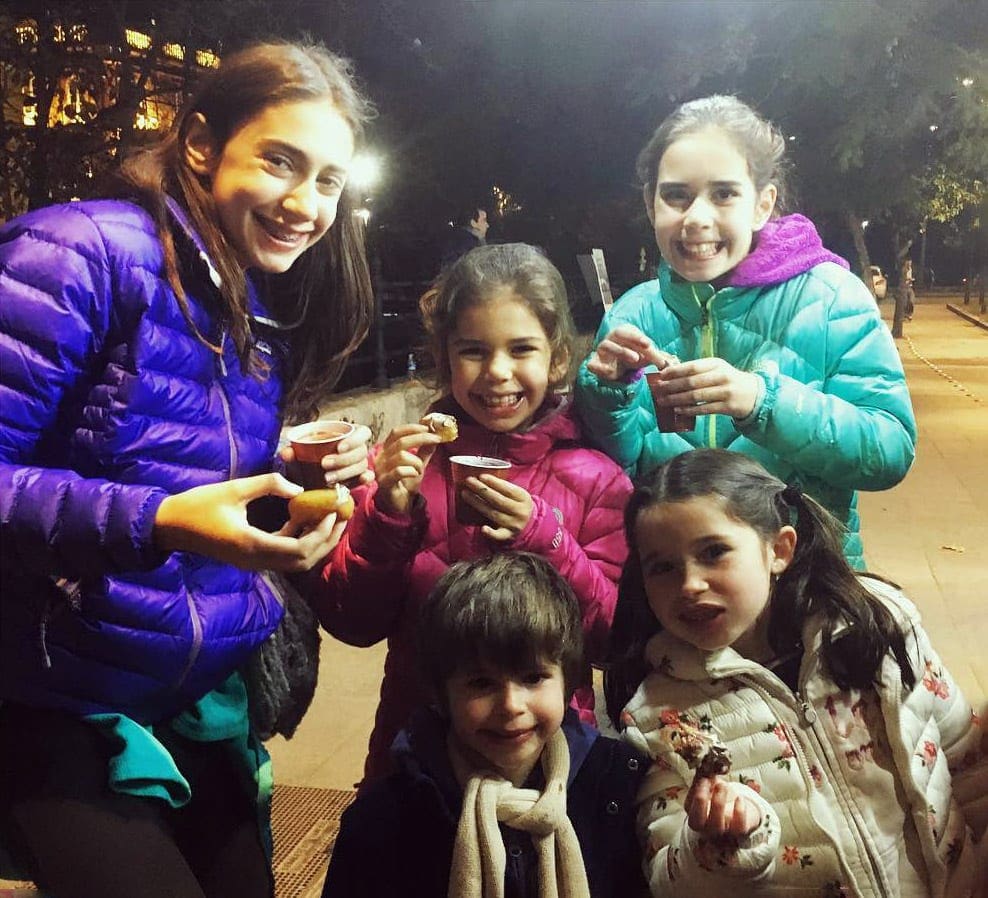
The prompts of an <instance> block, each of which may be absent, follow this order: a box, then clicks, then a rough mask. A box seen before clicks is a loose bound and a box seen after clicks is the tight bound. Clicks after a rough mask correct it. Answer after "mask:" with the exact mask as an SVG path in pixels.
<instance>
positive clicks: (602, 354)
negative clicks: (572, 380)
mask: <svg viewBox="0 0 988 898" xmlns="http://www.w3.org/2000/svg"><path fill="white" fill-rule="evenodd" d="M675 361H676V357H675V356H673V355H670V354H669V353H667V352H663V351H662V350H661V349H657V348H656V346H655V344H654V343H653V342H652V341H651V340H650V339H649V338H648V337H646V336H645V334H643V333H642V332H641V331H640V330H638V328H637V327H635V326H634V325H633V324H619V325H618V326H617V327H616V328H614V330H612V331H611V332H610V333H609V334H608V335H607V336H606V337H604V339H603V340H601V341H600V343H598V344H597V348H596V349H595V350H594V351H593V353H591V355H590V358H589V360H588V361H587V370H588V371H591V372H592V373H594V374H596V375H597V377H599V378H600V379H601V380H621V379H622V378H623V377H624V376H625V375H626V374H627V373H628V372H629V371H634V370H636V369H638V368H644V367H645V365H655V367H656V368H658V369H659V370H660V371H661V370H662V369H663V368H665V367H667V366H668V365H670V364H673V363H674V362H675Z"/></svg>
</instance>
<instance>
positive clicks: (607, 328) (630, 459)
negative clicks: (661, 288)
mask: <svg viewBox="0 0 988 898" xmlns="http://www.w3.org/2000/svg"><path fill="white" fill-rule="evenodd" d="M649 289H650V285H648V284H643V285H642V286H641V287H638V288H635V289H634V290H632V291H630V292H629V293H628V294H626V295H625V296H622V297H621V301H620V302H619V303H617V304H615V305H614V306H612V307H611V309H610V311H609V312H608V313H607V314H606V315H605V316H604V320H603V322H602V323H601V325H600V328H599V329H598V331H597V336H596V337H595V338H594V346H595V347H596V345H597V344H598V343H600V341H601V340H603V339H604V337H606V336H607V335H608V334H609V333H610V332H611V331H612V330H614V329H615V328H616V327H618V326H619V325H621V324H632V325H634V326H635V327H636V328H638V329H639V330H643V331H645V332H647V333H648V334H649V335H650V336H651V337H653V338H654V337H655V336H656V334H655V333H653V332H652V331H653V328H652V327H651V325H652V324H653V322H652V321H651V320H650V318H649V302H652V303H656V302H659V301H660V300H659V299H658V297H657V296H654V297H653V296H651V294H648V293H647V292H646V291H647V290H649ZM588 361H589V358H588V359H584V361H583V363H582V364H581V365H580V369H579V371H578V372H577V377H576V384H575V388H574V395H575V398H576V407H577V409H578V411H579V415H580V421H581V423H582V425H583V432H584V433H585V434H586V435H587V438H588V439H589V441H590V442H591V443H592V444H593V445H594V446H596V447H597V448H598V449H600V450H602V451H603V452H606V453H607V455H609V456H610V457H611V458H613V459H614V461H616V462H617V463H618V464H619V465H621V467H622V468H624V469H625V471H627V472H628V473H629V474H630V475H631V476H632V477H634V476H636V474H637V473H638V463H639V461H640V459H641V457H642V454H643V453H644V452H645V448H646V446H645V443H646V438H649V440H650V444H649V454H650V456H654V458H655V459H656V460H663V461H664V460H667V459H670V458H673V457H674V456H676V455H679V454H680V453H682V452H686V451H687V450H689V449H693V448H694V447H693V445H692V443H690V442H689V441H687V440H686V439H685V438H684V437H683V436H682V435H681V434H678V433H666V434H657V433H656V431H655V412H654V410H653V407H652V400H651V397H650V396H648V386H647V385H646V383H645V379H644V378H639V379H638V380H635V381H632V382H631V383H624V382H616V381H606V380H601V379H600V378H598V377H597V375H596V374H594V373H592V372H591V371H590V370H589V369H588V368H587V362H588Z"/></svg>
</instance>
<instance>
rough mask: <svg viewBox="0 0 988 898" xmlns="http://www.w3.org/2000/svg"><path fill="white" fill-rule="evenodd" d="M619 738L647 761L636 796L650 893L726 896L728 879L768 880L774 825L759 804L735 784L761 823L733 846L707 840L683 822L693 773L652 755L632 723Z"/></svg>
mask: <svg viewBox="0 0 988 898" xmlns="http://www.w3.org/2000/svg"><path fill="white" fill-rule="evenodd" d="M628 720H629V721H630V720H631V718H630V716H629V717H628ZM622 737H623V738H624V739H625V740H627V741H628V742H629V743H630V744H631V745H633V746H634V747H635V748H637V749H638V750H639V751H643V752H645V753H646V754H649V755H650V756H651V757H652V759H653V764H652V766H651V768H650V769H649V772H648V774H647V775H646V777H645V781H644V783H643V784H642V787H641V789H640V790H639V791H638V833H639V839H640V841H641V843H642V848H643V857H644V867H645V876H646V878H647V879H648V883H649V889H650V891H651V894H653V895H664V896H669V898H676V896H683V898H694V896H696V895H720V894H728V893H729V891H730V888H731V881H732V880H735V881H736V880H739V879H743V880H748V881H751V880H757V879H761V878H763V877H770V876H771V875H772V870H773V869H774V866H775V858H776V856H777V855H778V848H779V834H780V824H779V819H778V816H777V815H776V813H775V811H774V810H773V809H772V806H771V805H770V804H769V803H768V802H767V801H765V799H763V798H762V797H761V796H760V795H759V794H758V793H757V792H755V791H754V790H752V789H749V788H748V787H747V786H741V785H739V786H738V788H739V789H742V790H744V792H745V797H746V798H748V799H749V800H751V801H753V802H754V803H755V804H756V805H757V806H758V808H759V809H760V810H761V814H762V822H761V824H760V825H759V827H758V828H757V829H756V830H755V831H754V832H752V833H751V834H749V835H748V836H746V837H745V838H744V839H740V840H738V843H737V845H735V846H724V845H723V844H720V843H715V842H713V841H712V840H708V839H706V838H705V837H703V836H701V835H700V834H699V833H697V832H696V831H695V830H693V829H691V828H690V826H689V824H688V822H687V818H686V811H685V808H684V801H685V799H686V794H687V792H688V791H689V787H690V784H691V783H692V778H693V774H692V771H690V770H689V768H688V767H686V765H685V764H684V762H683V760H682V758H680V757H679V756H678V755H676V754H675V752H671V751H670V752H662V751H660V752H656V751H655V750H654V747H652V746H650V745H649V741H650V740H649V739H648V738H647V737H646V735H645V734H643V733H642V731H641V730H640V729H639V728H638V727H637V726H636V725H635V724H634V723H630V725H629V726H628V727H627V728H626V729H625V730H624V731H623V733H622Z"/></svg>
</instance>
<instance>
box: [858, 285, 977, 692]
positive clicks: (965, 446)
mask: <svg viewBox="0 0 988 898" xmlns="http://www.w3.org/2000/svg"><path fill="white" fill-rule="evenodd" d="M948 303H950V304H953V305H955V306H958V307H960V308H961V309H965V308H966V309H967V310H970V311H971V312H972V313H976V310H977V305H976V304H974V305H972V306H969V307H964V306H963V298H962V297H961V296H960V295H957V296H953V295H943V294H936V295H933V296H929V297H920V298H919V299H918V301H917V304H916V311H915V314H914V316H913V319H912V321H906V322H905V323H904V327H903V337H902V338H901V339H899V340H897V341H896V344H897V345H898V347H899V353H900V356H901V357H902V362H903V366H904V367H905V370H906V377H907V379H908V381H909V389H910V392H911V394H912V399H913V406H914V408H915V411H916V418H917V421H918V424H919V440H918V443H917V447H916V462H915V463H914V465H913V467H912V469H911V470H910V472H909V474H908V475H907V476H906V478H905V480H903V482H902V483H900V484H899V485H898V486H897V487H895V488H894V489H891V490H888V491H886V492H882V493H863V494H861V515H862V519H863V525H862V528H863V535H864V541H865V553H866V557H867V560H868V564H869V566H870V567H871V569H872V570H874V571H876V572H877V573H880V574H883V575H884V576H887V577H888V578H889V579H891V580H894V581H895V582H897V583H899V584H900V585H901V586H902V587H903V589H904V590H905V592H906V593H907V594H908V595H909V596H910V597H911V598H912V599H913V601H915V602H916V604H917V605H918V606H919V608H920V610H921V611H922V613H923V619H924V623H925V625H926V628H927V630H928V632H929V633H930V636H931V638H932V641H933V645H934V647H935V648H936V649H937V650H938V651H939V652H940V654H941V656H942V657H943V660H944V662H945V663H946V665H947V667H948V668H949V669H950V671H951V673H953V674H954V676H955V677H956V679H957V680H958V682H959V684H960V685H961V687H962V688H963V689H964V691H965V693H966V694H967V695H968V697H969V698H970V700H971V701H972V702H974V703H975V704H976V705H982V704H983V703H984V702H985V700H986V699H988V650H986V649H988V330H984V329H982V328H980V327H979V326H977V325H976V324H973V323H971V322H970V321H967V320H965V319H964V318H963V317H960V316H958V315H956V314H954V313H953V312H951V311H949V310H948V309H947V304H948ZM882 305H883V309H882V314H883V316H886V317H887V318H890V317H891V313H892V310H891V308H890V303H883V304H882ZM975 317H977V316H976V315H975Z"/></svg>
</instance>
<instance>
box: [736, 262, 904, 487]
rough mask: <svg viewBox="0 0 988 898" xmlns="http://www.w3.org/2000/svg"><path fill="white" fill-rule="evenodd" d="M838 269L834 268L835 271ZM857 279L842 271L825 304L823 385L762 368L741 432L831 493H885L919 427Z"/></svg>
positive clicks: (895, 360) (891, 347) (887, 339)
mask: <svg viewBox="0 0 988 898" xmlns="http://www.w3.org/2000/svg"><path fill="white" fill-rule="evenodd" d="M832 268H836V266H832ZM874 305H875V303H874V300H873V299H872V298H871V294H870V293H869V292H868V290H867V288H866V287H865V286H864V284H863V283H862V282H861V280H860V279H859V278H858V277H857V276H855V275H854V274H852V273H851V272H849V271H843V270H841V273H840V274H839V275H838V276H837V277H836V278H835V281H834V284H833V287H832V295H831V297H830V299H829V302H828V304H827V315H826V321H825V325H824V326H825V331H826V332H825V333H824V334H821V335H820V337H819V339H820V340H821V341H822V345H824V346H825V347H826V357H825V359H824V366H825V372H824V383H823V386H822V388H821V389H817V388H816V387H813V386H808V385H806V384H803V383H800V382H799V381H798V380H795V379H794V378H792V377H788V376H786V375H784V374H781V373H780V372H779V370H778V367H777V366H775V365H771V364H767V365H765V366H764V367H758V368H756V370H755V372H754V373H756V374H757V375H759V376H760V377H761V378H762V380H763V381H764V386H765V390H764V393H763V395H762V399H761V402H760V403H759V405H758V406H757V407H756V409H755V411H754V412H753V413H752V414H751V415H750V416H749V417H748V418H746V419H745V420H744V421H742V422H739V423H738V427H739V429H740V430H741V432H742V433H743V434H744V435H745V436H747V437H748V438H749V439H751V440H752V441H753V442H756V443H758V444H759V445H760V446H763V447H764V448H765V449H768V450H769V451H770V452H772V453H773V454H775V455H777V456H779V457H780V458H784V459H786V460H787V461H789V462H791V463H792V464H793V465H794V466H795V467H796V468H797V469H798V470H800V471H802V472H805V473H806V474H808V475H810V476H812V477H816V478H819V479H820V480H823V481H825V482H827V483H829V484H830V485H831V486H834V487H844V488H847V489H863V490H884V489H888V488H889V487H892V486H895V484H897V483H898V482H899V481H900V480H902V478H903V477H905V475H906V472H907V471H908V470H909V467H910V465H912V462H913V458H914V456H915V446H916V420H915V417H914V416H913V410H912V402H911V400H910V398H909V390H908V388H907V387H906V379H905V374H904V373H903V370H902V363H901V361H900V360H899V355H898V352H897V351H896V348H895V343H894V342H893V340H892V337H891V335H890V334H889V330H888V328H887V327H886V326H885V324H884V323H883V322H882V320H881V318H880V317H879V316H878V315H876V314H875V309H874Z"/></svg>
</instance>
